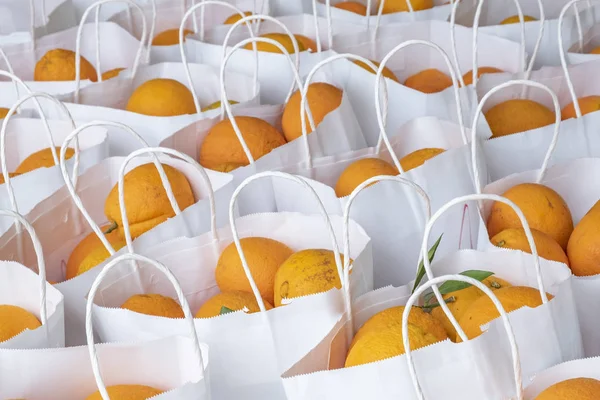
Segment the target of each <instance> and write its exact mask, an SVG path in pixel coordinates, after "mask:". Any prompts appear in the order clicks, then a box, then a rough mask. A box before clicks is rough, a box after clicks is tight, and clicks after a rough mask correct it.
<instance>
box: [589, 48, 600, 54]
mask: <svg viewBox="0 0 600 400" xmlns="http://www.w3.org/2000/svg"><path fill="white" fill-rule="evenodd" d="M590 54H600V46H598V47H596V48H594V49H593V50H592V51H590Z"/></svg>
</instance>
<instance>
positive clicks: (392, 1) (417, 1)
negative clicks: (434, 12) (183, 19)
mask: <svg viewBox="0 0 600 400" xmlns="http://www.w3.org/2000/svg"><path fill="white" fill-rule="evenodd" d="M377 3H378V4H377V9H379V2H377ZM410 4H411V5H412V8H413V10H414V11H421V10H427V9H429V8H433V6H434V4H433V0H411V2H410ZM407 11H409V9H408V4H407V2H406V0H385V3H384V4H383V13H384V14H391V13H395V12H407Z"/></svg>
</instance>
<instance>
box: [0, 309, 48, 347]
mask: <svg viewBox="0 0 600 400" xmlns="http://www.w3.org/2000/svg"><path fill="white" fill-rule="evenodd" d="M40 326H42V324H41V323H40V321H39V320H38V319H37V317H36V316H35V315H33V314H32V313H30V312H29V311H27V310H25V309H24V308H21V307H19V306H14V305H9V304H0V343H2V342H4V341H6V340H8V339H10V338H13V337H15V336H17V335H18V334H20V333H21V332H23V331H24V330H26V329H31V330H33V329H36V328H39V327H40Z"/></svg>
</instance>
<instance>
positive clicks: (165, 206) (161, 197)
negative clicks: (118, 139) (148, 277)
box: [104, 163, 195, 239]
mask: <svg viewBox="0 0 600 400" xmlns="http://www.w3.org/2000/svg"><path fill="white" fill-rule="evenodd" d="M162 165H163V168H164V170H165V173H166V175H167V179H168V181H169V183H170V184H171V188H172V189H173V194H174V195H175V200H177V204H178V205H179V208H180V209H181V210H182V211H183V210H184V209H186V208H187V207H189V206H191V205H192V204H194V202H195V200H194V193H193V192H192V188H191V186H190V183H189V182H188V180H187V178H186V177H185V175H184V174H182V173H181V172H179V171H178V170H177V169H175V168H173V167H171V166H170V165H166V164H162ZM123 188H124V195H125V196H124V197H125V208H126V210H127V217H128V219H129V228H130V232H131V236H132V238H134V239H135V238H137V237H138V236H140V235H141V234H143V233H144V232H147V231H149V230H150V229H152V228H154V227H155V226H157V225H159V224H161V223H163V222H164V221H166V220H167V219H169V218H172V217H174V216H175V211H174V210H173V208H172V207H171V203H170V202H169V199H168V197H167V192H166V190H165V188H164V187H163V184H162V181H161V180H160V175H159V174H158V170H157V169H156V166H155V165H154V163H148V164H143V165H140V166H138V167H135V168H134V169H132V170H131V171H129V172H128V173H126V174H125V179H124V186H123ZM104 213H105V214H106V216H107V217H108V219H109V221H111V223H112V225H113V226H115V227H122V226H123V219H122V215H121V210H120V208H119V191H118V187H117V185H115V186H113V188H112V189H111V191H110V193H109V194H108V196H107V197H106V202H105V203H104Z"/></svg>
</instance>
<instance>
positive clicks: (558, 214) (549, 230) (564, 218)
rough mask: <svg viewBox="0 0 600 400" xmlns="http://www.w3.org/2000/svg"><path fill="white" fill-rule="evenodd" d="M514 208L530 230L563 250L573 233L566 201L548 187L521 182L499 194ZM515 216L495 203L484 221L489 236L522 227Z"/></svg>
mask: <svg viewBox="0 0 600 400" xmlns="http://www.w3.org/2000/svg"><path fill="white" fill-rule="evenodd" d="M502 196H504V197H506V198H507V199H508V200H511V201H512V202H513V203H515V204H516V205H517V207H519V208H520V209H521V211H522V212H523V215H525V219H527V222H528V223H529V227H530V228H532V229H537V230H538V231H541V232H544V233H545V234H547V235H549V236H550V237H551V238H553V239H554V240H555V241H556V242H557V243H558V244H559V245H560V246H561V247H562V248H563V249H566V248H567V242H568V241H569V236H571V232H573V218H572V217H571V211H569V207H568V206H567V203H566V202H565V200H564V199H563V198H562V197H561V196H560V194H558V193H556V191H554V190H552V189H551V188H549V187H547V186H544V185H540V184H538V183H521V184H518V185H515V186H513V187H512V188H510V189H508V190H507V191H506V192H504V193H503V194H502ZM522 227H523V225H522V224H521V222H520V220H519V218H518V217H517V214H516V213H515V212H514V211H513V209H512V208H511V207H509V206H508V205H506V204H504V203H500V202H494V204H493V205H492V209H491V212H490V216H489V217H488V220H487V229H488V233H489V235H490V237H494V236H496V235H497V234H498V233H500V232H502V231H503V230H505V229H508V228H522Z"/></svg>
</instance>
